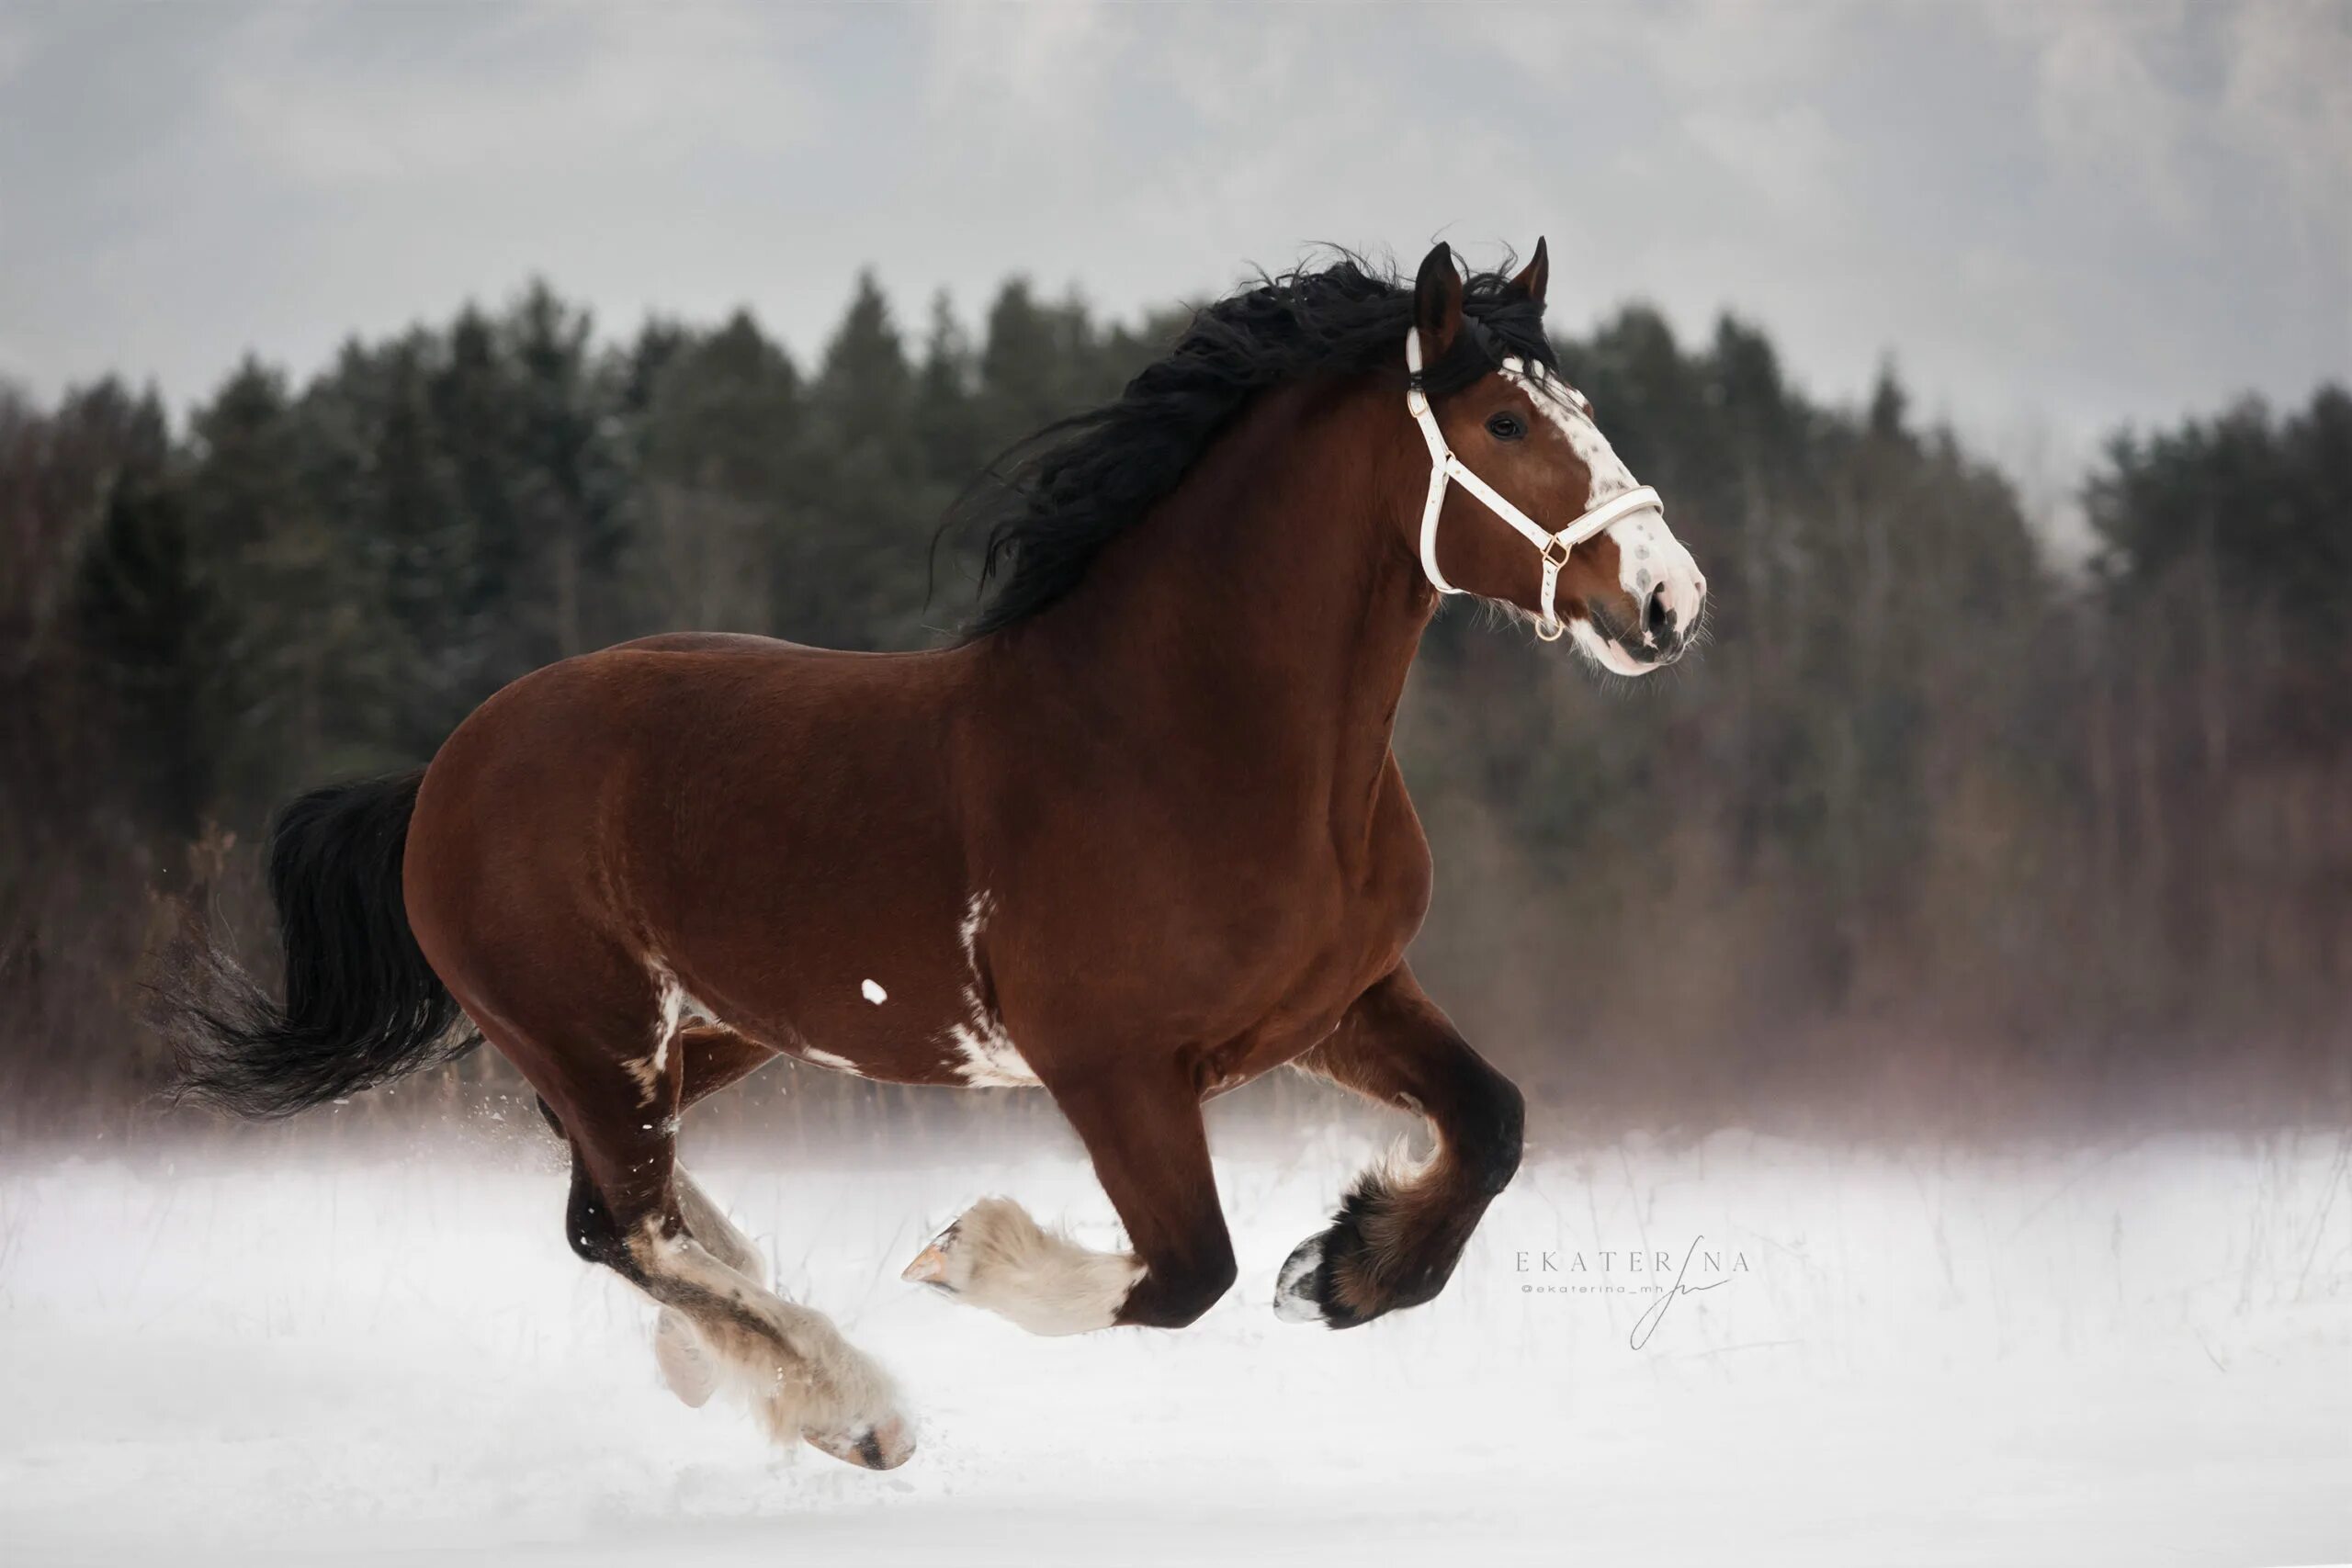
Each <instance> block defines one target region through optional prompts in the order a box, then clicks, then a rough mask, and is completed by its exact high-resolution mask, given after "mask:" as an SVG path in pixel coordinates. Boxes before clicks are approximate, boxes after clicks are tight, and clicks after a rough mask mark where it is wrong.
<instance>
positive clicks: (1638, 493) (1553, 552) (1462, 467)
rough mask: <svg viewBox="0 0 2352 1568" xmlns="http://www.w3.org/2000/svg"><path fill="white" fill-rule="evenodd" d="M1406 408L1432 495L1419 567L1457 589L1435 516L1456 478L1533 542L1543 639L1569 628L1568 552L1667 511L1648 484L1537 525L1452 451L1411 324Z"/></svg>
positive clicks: (1443, 586) (1442, 585)
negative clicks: (1564, 575) (1565, 603)
mask: <svg viewBox="0 0 2352 1568" xmlns="http://www.w3.org/2000/svg"><path fill="white" fill-rule="evenodd" d="M1405 369H1406V370H1407V372H1408V380H1407V381H1406V383H1405V407H1406V409H1407V411H1408V412H1410V413H1411V414H1412V416H1413V423H1416V424H1418V425H1419V426H1420V427H1421V439H1422V440H1423V441H1426V442H1428V443H1429V448H1430V498H1429V500H1428V501H1427V502H1424V503H1423V504H1422V507H1421V570H1423V571H1425V572H1427V573H1429V578H1430V586H1431V587H1433V588H1435V589H1436V590H1437V591H1438V592H1440V593H1459V592H1462V590H1461V589H1459V588H1456V587H1455V586H1453V584H1452V583H1451V582H1448V581H1446V580H1445V573H1443V572H1442V571H1440V570H1438V568H1437V517H1438V513H1440V512H1441V511H1442V510H1443V509H1444V506H1445V486H1446V481H1447V480H1449V479H1451V480H1454V481H1456V482H1458V483H1459V484H1460V485H1461V486H1462V488H1463V489H1464V490H1466V491H1469V492H1470V493H1471V494H1472V495H1475V496H1476V497H1477V498H1478V499H1479V500H1480V501H1482V502H1486V504H1487V511H1489V512H1492V513H1494V514H1495V515H1496V516H1498V517H1499V518H1501V519H1502V520H1503V521H1504V522H1506V523H1508V524H1510V525H1511V526H1512V527H1513V528H1515V529H1517V530H1518V531H1519V533H1520V535H1521V536H1522V537H1523V538H1525V539H1526V540H1527V542H1528V543H1529V544H1531V545H1533V546H1534V547H1535V548H1536V550H1537V552H1538V553H1539V554H1541V555H1542V556H1543V558H1544V601H1543V603H1544V618H1543V619H1542V620H1540V621H1538V622H1536V623H1535V635H1536V636H1537V637H1542V638H1543V639H1544V641H1545V642H1557V641H1558V640H1559V637H1560V634H1561V633H1562V632H1564V631H1566V630H1567V629H1568V628H1567V626H1566V623H1564V622H1563V621H1562V620H1561V619H1560V613H1559V612H1558V611H1557V610H1556V609H1555V608H1554V607H1553V604H1552V600H1553V595H1554V594H1555V593H1556V592H1558V591H1559V587H1560V569H1561V568H1562V567H1564V566H1566V565H1567V564H1568V555H1569V552H1570V551H1572V550H1574V549H1575V548H1576V547H1577V546H1578V545H1581V544H1583V543H1584V542H1585V541H1586V540H1587V539H1589V538H1591V537H1592V536H1594V535H1595V534H1598V533H1600V531H1601V530H1602V529H1604V528H1606V527H1608V526H1609V525H1611V524H1612V523H1614V522H1616V521H1617V520H1618V519H1619V518H1621V517H1629V516H1631V515H1633V514H1634V513H1636V512H1656V513H1658V515H1660V516H1661V517H1662V516H1664V515H1665V514H1666V503H1665V502H1662V501H1660V500H1659V499H1658V495H1657V491H1654V490H1652V489H1651V488H1650V487H1649V486H1647V485H1642V486H1640V487H1638V488H1636V489H1634V490H1629V491H1623V493H1621V494H1618V495H1613V496H1611V497H1610V498H1609V499H1608V500H1607V501H1604V502H1601V503H1600V505H1598V506H1596V507H1593V508H1591V509H1590V510H1589V511H1588V512H1586V513H1584V515H1582V516H1581V517H1578V518H1577V520H1576V521H1575V522H1573V523H1571V524H1569V525H1567V526H1566V527H1565V528H1563V529H1561V530H1560V531H1559V532H1558V533H1556V534H1554V533H1550V532H1547V531H1546V530H1545V529H1544V528H1542V527H1540V526H1538V525H1537V524H1536V522H1535V520H1534V519H1533V518H1532V517H1530V516H1528V514H1527V513H1524V512H1521V510H1520V509H1519V508H1518V507H1516V506H1513V505H1512V504H1511V503H1510V502H1509V501H1506V500H1505V499H1504V498H1503V496H1502V493H1501V492H1500V491H1497V490H1496V489H1495V487H1494V486H1492V485H1490V484H1488V483H1487V481H1486V480H1484V479H1480V478H1479V477H1478V476H1477V475H1476V474H1474V473H1472V472H1471V471H1470V468H1469V466H1468V465H1467V464H1465V463H1464V462H1463V460H1462V459H1461V458H1459V457H1455V456H1454V455H1453V448H1452V447H1451V446H1447V445H1446V444H1445V432H1443V431H1442V430H1440V429H1439V428H1438V427H1437V415H1436V414H1435V413H1434V412H1431V410H1430V397H1429V393H1428V392H1427V391H1425V390H1423V389H1422V387H1421V331H1420V329H1419V327H1415V328H1412V329H1411V330H1410V331H1408V332H1407V333H1406V334H1405Z"/></svg>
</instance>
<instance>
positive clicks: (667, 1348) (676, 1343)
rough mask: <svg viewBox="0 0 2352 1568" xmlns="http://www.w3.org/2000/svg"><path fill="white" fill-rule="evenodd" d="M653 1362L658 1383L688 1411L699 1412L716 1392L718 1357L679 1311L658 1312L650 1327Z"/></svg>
mask: <svg viewBox="0 0 2352 1568" xmlns="http://www.w3.org/2000/svg"><path fill="white" fill-rule="evenodd" d="M653 1360H654V1363H655V1364H656V1365H657V1366H659V1367H660V1368H661V1369H662V1382H665V1383H667V1384H669V1385H670V1392H671V1393H674V1394H676V1395H677V1396H678V1398H679V1400H680V1402H681V1403H683V1404H685V1405H686V1407H687V1408H689V1409H692V1410H699V1409H701V1408H702V1407H703V1406H704V1405H706V1404H709V1403H710V1396H711V1395H712V1394H713V1393H717V1392H718V1358H717V1357H716V1356H714V1355H712V1354H711V1353H710V1347H709V1346H707V1345H705V1344H704V1343H703V1342H702V1336H701V1335H699V1334H696V1333H695V1325H693V1324H692V1323H691V1322H689V1321H687V1318H686V1315H685V1314H684V1313H682V1312H676V1311H673V1310H672V1309H671V1308H669V1307H663V1308H662V1316H661V1318H660V1319H659V1320H658V1321H657V1322H656V1323H655V1324H654V1325H653Z"/></svg>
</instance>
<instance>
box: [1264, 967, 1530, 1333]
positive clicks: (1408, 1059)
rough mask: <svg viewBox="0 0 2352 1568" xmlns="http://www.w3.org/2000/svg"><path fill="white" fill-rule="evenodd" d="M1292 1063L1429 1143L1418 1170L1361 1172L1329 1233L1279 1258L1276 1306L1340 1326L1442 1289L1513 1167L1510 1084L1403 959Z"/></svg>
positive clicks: (1514, 1108) (1514, 1106)
mask: <svg viewBox="0 0 2352 1568" xmlns="http://www.w3.org/2000/svg"><path fill="white" fill-rule="evenodd" d="M1297 1065H1298V1066H1301V1067H1304V1068H1306V1070H1307V1071H1309V1072H1313V1073H1317V1074H1320V1075H1321V1076H1323V1077H1328V1078H1329V1079H1331V1080H1332V1081H1333V1082H1335V1083H1339V1084H1343V1085H1345V1086H1346V1087H1347V1088H1349V1089H1354V1090H1355V1091H1356V1092H1357V1093H1359V1094H1362V1095H1364V1096H1366V1097H1368V1098H1370V1099H1373V1100H1380V1101H1382V1102H1383V1103H1384V1104H1388V1105H1394V1106H1396V1107H1397V1108H1399V1109H1400V1110H1405V1111H1413V1112H1415V1113H1416V1114H1418V1115H1420V1116H1422V1117H1425V1118H1427V1119H1428V1121H1429V1123H1430V1128H1431V1130H1432V1131H1433V1132H1434V1133H1435V1134H1436V1135H1437V1147H1436V1149H1435V1151H1434V1152H1433V1153H1432V1154H1431V1155H1430V1158H1429V1159H1428V1160H1426V1161H1424V1162H1423V1163H1421V1164H1420V1165H1419V1166H1418V1167H1400V1166H1399V1165H1397V1163H1395V1162H1391V1163H1390V1164H1388V1165H1386V1166H1383V1167H1380V1168H1374V1169H1373V1170H1371V1171H1368V1172H1366V1173H1365V1174H1364V1176H1363V1178H1362V1179H1359V1180H1358V1181H1357V1183H1356V1186H1355V1189H1354V1190H1353V1191H1351V1192H1350V1193H1349V1194H1348V1196H1347V1199H1346V1201H1344V1202H1342V1203H1341V1204H1340V1212H1339V1213H1338V1214H1337V1215H1335V1216H1334V1217H1333V1218H1332V1221H1331V1225H1330V1228H1329V1229H1328V1230H1326V1231H1324V1232H1323V1233H1322V1234H1321V1235H1316V1236H1311V1237H1309V1238H1308V1239H1307V1240H1306V1241H1305V1242H1302V1243H1301V1244H1299V1246H1298V1247H1297V1249H1296V1250H1295V1251H1294V1252H1293V1253H1292V1254H1291V1255H1290V1258H1289V1261H1287V1262H1285V1263H1284V1264H1283V1269H1282V1275H1281V1280H1280V1283H1279V1285H1278V1286H1277V1288H1276V1291H1275V1295H1274V1310H1275V1311H1276V1312H1277V1313H1279V1314H1281V1315H1282V1316H1283V1317H1285V1318H1288V1319H1290V1320H1292V1321H1294V1322H1306V1323H1323V1324H1328V1325H1330V1326H1331V1327H1333V1328H1350V1327H1353V1326H1354V1325H1357V1324H1359V1323H1368V1322H1370V1321H1371V1320H1372V1319H1374V1318H1375V1317H1378V1316H1380V1315H1381V1314H1383V1313H1387V1312H1393V1311H1395V1310H1396V1309H1397V1308H1398V1307H1408V1306H1419V1304H1420V1303H1423V1302H1425V1301H1428V1300H1429V1299H1430V1297H1432V1296H1434V1295H1436V1294H1437V1293H1438V1292H1439V1291H1441V1290H1442V1289H1443V1288H1444V1286H1445V1281H1446V1280H1447V1279H1448V1278H1449V1277H1450V1276H1451V1275H1452V1274H1453V1266H1454V1263H1455V1261H1456V1260H1457V1259H1459V1258H1461V1256H1462V1248H1463V1247H1464V1244H1465V1243H1467V1242H1468V1241H1469V1239H1470V1233H1471V1232H1472V1231H1473V1230H1475V1229H1476V1227H1477V1224H1478V1220H1479V1217H1480V1216H1481V1215H1483V1214H1484V1213H1486V1212H1487V1203H1488V1202H1489V1201H1492V1200H1493V1198H1494V1196H1495V1194H1496V1193H1498V1192H1499V1191H1501V1190H1503V1188H1504V1187H1505V1186H1506V1185H1507V1184H1508V1183H1509V1182H1510V1179H1511V1176H1512V1173H1513V1172H1515V1171H1517V1170H1518V1168H1519V1155H1520V1143H1521V1123H1522V1122H1523V1120H1524V1102H1523V1101H1522V1100H1521V1097H1520V1092H1519V1090H1518V1089H1517V1088H1516V1087H1514V1086H1513V1085H1512V1083H1511V1081H1510V1079H1509V1078H1506V1077H1503V1076H1502V1075H1501V1074H1500V1073H1498V1072H1497V1071H1495V1069H1494V1068H1492V1067H1490V1066H1487V1063H1486V1062H1485V1060H1483V1059H1482V1058H1481V1057H1480V1056H1479V1055H1478V1054H1477V1053H1476V1051H1473V1050H1472V1049H1471V1048H1470V1047H1469V1046H1468V1045H1467V1044H1465V1043H1464V1042H1463V1039H1462V1036H1461V1035H1460V1034H1458V1033H1457V1032H1455V1031H1454V1028H1453V1024H1452V1023H1451V1022H1450V1021H1448V1020H1447V1018H1446V1016H1445V1014H1444V1013H1443V1012H1442V1011H1440V1010H1439V1009H1438V1006H1437V1004H1436V1003H1434V1002H1432V1001H1430V999H1429V998H1428V997H1427V996H1425V995H1423V994H1422V992H1421V988H1420V986H1419V984H1418V983H1417V982H1416V981H1415V980H1414V979H1413V976H1412V974H1411V972H1410V971H1408V970H1407V969H1406V968H1405V967H1404V966H1402V965H1401V964H1400V965H1399V966H1398V967H1397V969H1396V970H1395V971H1394V972H1393V973H1391V974H1390V975H1389V976H1387V977H1386V978H1385V979H1383V980H1381V981H1380V982H1379V983H1378V984H1377V985H1374V987H1372V988H1371V989H1370V990H1368V991H1366V992H1365V993H1364V994H1363V996H1362V997H1361V998H1357V1001H1356V1004H1355V1006H1354V1007H1352V1008H1351V1009H1350V1010H1349V1011H1348V1014H1347V1016H1346V1017H1345V1018H1344V1019H1342V1020H1341V1021H1340V1027H1339V1030H1338V1031H1337V1032H1335V1033H1334V1034H1333V1035H1332V1036H1331V1037H1330V1038H1329V1040H1326V1041H1325V1042H1323V1043H1321V1044H1320V1045H1317V1046H1316V1047H1315V1048H1314V1049H1313V1050H1311V1051H1309V1052H1308V1053H1306V1055H1304V1056H1302V1057H1300V1058H1299V1060H1298V1064H1297Z"/></svg>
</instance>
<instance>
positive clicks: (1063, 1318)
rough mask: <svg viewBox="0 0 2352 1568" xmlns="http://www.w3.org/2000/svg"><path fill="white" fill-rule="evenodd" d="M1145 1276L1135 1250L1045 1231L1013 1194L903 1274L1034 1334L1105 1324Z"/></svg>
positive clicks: (948, 1235)
mask: <svg viewBox="0 0 2352 1568" xmlns="http://www.w3.org/2000/svg"><path fill="white" fill-rule="evenodd" d="M1143 1276H1144V1267H1143V1264H1142V1262H1141V1260H1139V1259H1138V1258H1136V1257H1135V1255H1134V1254H1132V1253H1126V1252H1096V1251H1094V1250H1093V1249H1092V1248H1091V1247H1080V1246H1079V1245H1078V1244H1077V1243H1076V1242H1074V1241H1071V1240H1070V1239H1069V1237H1067V1236H1059V1235H1053V1234H1052V1233H1051V1232H1049V1231H1046V1230H1044V1229H1041V1228H1040V1227H1039V1225H1038V1224H1037V1222H1036V1221H1035V1220H1033V1219H1031V1218H1030V1217H1029V1212H1028V1211H1027V1210H1025V1209H1023V1207H1022V1206H1021V1205H1020V1204H1018V1203H1016V1202H1014V1201H1012V1199H1010V1198H983V1199H981V1200H980V1201H978V1202H977V1203H975V1204H973V1205H972V1206H971V1207H970V1208H969V1209H967V1210H966V1211H965V1212H964V1217H963V1218H962V1219H960V1220H957V1221H956V1223H955V1224H952V1225H950V1226H948V1227H947V1229H946V1230H944V1231H943V1232H942V1233H940V1236H939V1239H938V1240H936V1241H934V1242H933V1243H932V1244H931V1245H930V1246H929V1247H925V1248H923V1250H922V1253H921V1254H920V1255H919V1256H918V1257H917V1258H915V1260H914V1261H913V1262H912V1263H910V1264H908V1265H907V1269H906V1272H905V1273H904V1274H903V1275H902V1276H900V1277H901V1278H902V1279H905V1280H910V1281H912V1282H914V1283H916V1284H923V1285H933V1286H936V1287H937V1288H938V1289H940V1290H942V1291H944V1292H947V1293H948V1294H950V1295H953V1296H954V1297H955V1298H956V1300H957V1301H960V1302H963V1303H967V1304H968V1305H971V1306H978V1307H986V1308H988V1309H989V1311H990V1312H992V1313H995V1314H997V1315H998V1316H1000V1317H1002V1318H1006V1319H1008V1320H1010V1321H1011V1322H1012V1323H1014V1324H1017V1325H1020V1326H1021V1327H1023V1328H1025V1329H1027V1330H1028V1331H1029V1332H1030V1333H1032V1334H1047V1335H1059V1334H1084V1333H1087V1332H1089V1331H1090V1330H1092V1329H1097V1328H1108V1327H1110V1326H1111V1325H1112V1324H1113V1323H1114V1322H1115V1321H1116V1320H1117V1318H1118V1315H1119V1308H1120V1307H1122V1306H1124V1305H1125V1304H1126V1300H1127V1295H1128V1292H1132V1291H1133V1290H1134V1289H1135V1288H1136V1281H1137V1280H1141V1279H1142V1278H1143Z"/></svg>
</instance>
